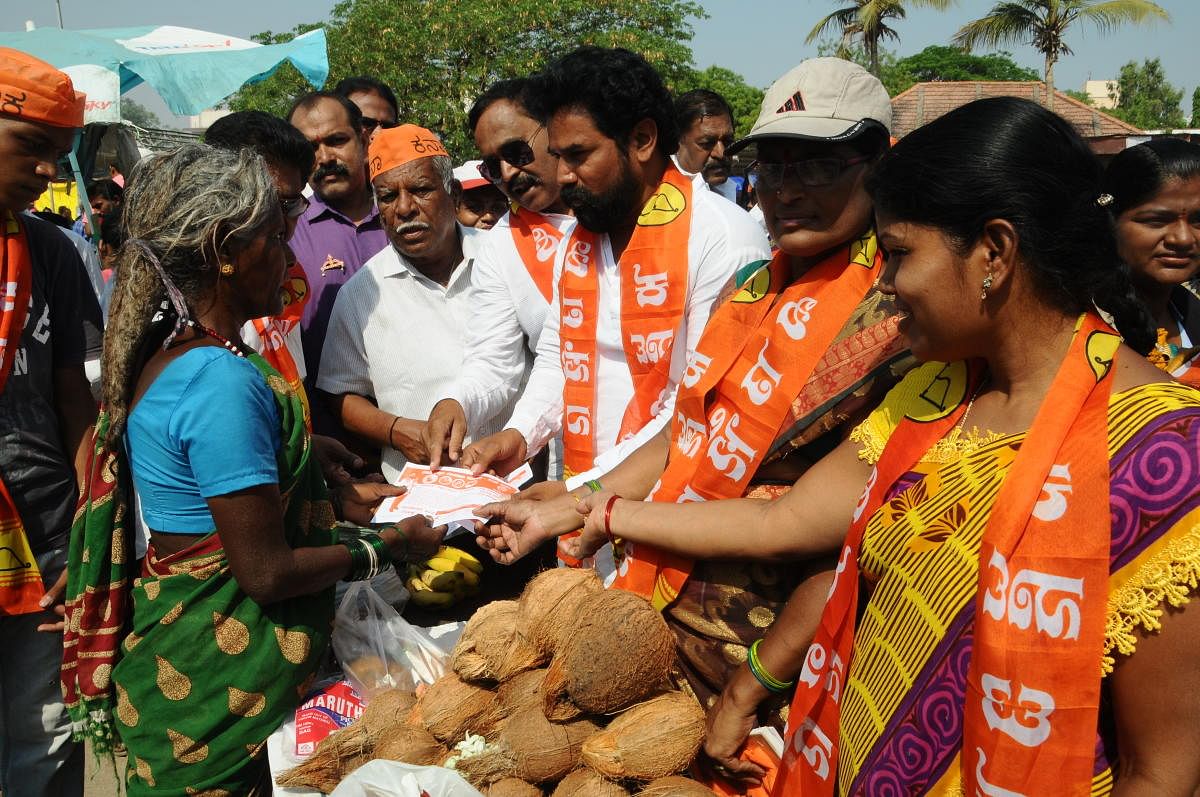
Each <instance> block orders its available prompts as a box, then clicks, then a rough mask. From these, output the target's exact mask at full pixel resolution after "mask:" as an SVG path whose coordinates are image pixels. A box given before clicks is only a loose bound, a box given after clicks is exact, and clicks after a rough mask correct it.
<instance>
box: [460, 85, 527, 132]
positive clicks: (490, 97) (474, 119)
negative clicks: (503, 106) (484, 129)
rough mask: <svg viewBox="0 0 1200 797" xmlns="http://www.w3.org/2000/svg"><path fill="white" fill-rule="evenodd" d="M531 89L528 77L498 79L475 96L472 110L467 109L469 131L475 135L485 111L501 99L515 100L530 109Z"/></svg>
mask: <svg viewBox="0 0 1200 797" xmlns="http://www.w3.org/2000/svg"><path fill="white" fill-rule="evenodd" d="M529 91H530V81H529V79H528V78H523V77H518V78H512V79H511V80H497V81H496V82H495V83H493V84H492V85H490V86H488V87H487V89H485V90H484V92H483V93H482V94H480V95H479V96H478V97H476V98H475V103H474V104H473V105H472V106H471V110H469V111H467V132H468V133H470V134H471V135H475V127H476V126H477V125H478V124H479V117H481V116H483V113H484V111H486V110H487V109H488V108H491V107H492V106H493V105H495V104H496V103H498V102H500V101H501V100H509V101H511V102H515V103H516V104H517V105H519V106H521V107H522V108H524V109H526V110H528V109H529Z"/></svg>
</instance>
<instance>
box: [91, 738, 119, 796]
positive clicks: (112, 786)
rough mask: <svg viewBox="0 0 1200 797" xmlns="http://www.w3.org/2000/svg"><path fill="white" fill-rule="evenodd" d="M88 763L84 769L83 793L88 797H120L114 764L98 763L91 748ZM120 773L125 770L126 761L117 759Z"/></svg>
mask: <svg viewBox="0 0 1200 797" xmlns="http://www.w3.org/2000/svg"><path fill="white" fill-rule="evenodd" d="M86 756H87V763H86V766H85V769H84V776H83V778H84V780H83V793H84V794H85V795H86V797H119V794H120V793H119V792H118V791H117V785H118V784H117V778H116V775H115V774H114V773H113V768H112V764H110V763H108V762H107V761H97V760H96V757H95V756H94V755H92V751H91V748H90V747H89V749H88V751H87V753H86ZM117 768H118V770H119V771H122V772H123V771H124V770H125V759H124V758H118V759H117Z"/></svg>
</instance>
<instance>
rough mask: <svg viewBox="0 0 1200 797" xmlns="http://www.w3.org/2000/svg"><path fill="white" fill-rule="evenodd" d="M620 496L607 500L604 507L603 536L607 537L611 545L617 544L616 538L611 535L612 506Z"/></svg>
mask: <svg viewBox="0 0 1200 797" xmlns="http://www.w3.org/2000/svg"><path fill="white" fill-rule="evenodd" d="M618 498H620V496H617V495H614V496H612V497H610V498H609V499H608V503H607V504H605V505H604V534H605V536H607V537H608V541H609V542H610V543H612V544H613V545H616V544H617V539H616V537H614V536H613V533H612V511H613V504H615V503H616V502H617V499H618Z"/></svg>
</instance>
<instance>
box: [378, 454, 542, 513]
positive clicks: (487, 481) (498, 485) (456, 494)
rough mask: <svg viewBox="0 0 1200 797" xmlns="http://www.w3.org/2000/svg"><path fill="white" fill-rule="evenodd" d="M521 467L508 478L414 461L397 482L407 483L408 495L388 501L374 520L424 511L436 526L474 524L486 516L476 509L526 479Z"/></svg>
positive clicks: (507, 494) (500, 498)
mask: <svg viewBox="0 0 1200 797" xmlns="http://www.w3.org/2000/svg"><path fill="white" fill-rule="evenodd" d="M524 470H525V469H524V468H522V469H518V471H517V472H515V473H513V474H512V476H510V477H509V478H510V479H513V481H508V480H505V479H502V478H500V477H499V476H492V475H490V474H487V473H485V474H483V475H481V476H472V475H471V471H469V470H464V469H462V468H439V469H438V470H430V469H429V466H428V465H414V464H412V463H411V462H410V463H408V464H407V465H405V466H404V470H402V471H400V479H399V481H397V482H396V483H397V484H398V485H399V486H401V487H407V488H408V491H407V492H406V493H404V495H399V496H396V497H395V498H391V499H389V500H387V501H384V502H383V503H382V504H381V505H380V507H379V509H378V510H377V511H376V512H375V517H374V518H372V519H371V522H372V523H397V522H399V521H401V520H403V519H404V518H406V517H412V516H413V515H424V516H426V517H427V518H429V522H430V523H431V524H432V525H434V526H441V525H444V524H457V525H461V526H464V527H468V528H470V527H471V523H472V521H475V520H482V518H480V517H478V516H477V515H476V514H475V510H477V509H478V508H479V507H481V506H483V505H484V504H490V503H492V502H493V501H505V500H507V499H509V498H511V497H512V496H513V495H515V494H516V492H517V490H518V486H517V485H518V484H520V482H521V481H524V478H525V477H524V476H522V475H521V473H522V471H524Z"/></svg>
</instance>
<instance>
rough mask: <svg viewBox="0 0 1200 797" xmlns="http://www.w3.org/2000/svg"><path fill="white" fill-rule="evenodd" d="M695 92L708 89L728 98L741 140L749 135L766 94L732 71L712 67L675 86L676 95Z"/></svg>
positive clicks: (695, 73) (735, 129) (735, 127)
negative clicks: (694, 90) (693, 90)
mask: <svg viewBox="0 0 1200 797" xmlns="http://www.w3.org/2000/svg"><path fill="white" fill-rule="evenodd" d="M692 89H708V90H709V91H715V92H716V93H718V94H720V95H721V96H722V97H724V98H725V101H726V102H728V103H729V106H730V107H731V108H733V128H734V132H735V134H736V135H737V137H738V138H741V137H742V136H744V135H746V134H747V133H749V132H750V128H751V126H753V125H754V120H755V119H757V118H758V111H759V108H760V107H761V106H762V100H763V91H762V89H757V88H755V87H754V86H751V85H750V84H748V83H747V82H746V79H745V78H743V77H742V76H741V75H739V74H738V73H737V72H734V71H733V70H730V69H726V68H725V67H722V66H710V67H709V68H708V69H705V70H703V71H701V72H695V71H693V72H692V73H691V74H690V75H688V76H687V77H686V78H684V79H683V80H682V81H681V82H679V83H678V84H677V85H675V86H674V90H675V91H676V92H677V93H682V92H685V91H691V90H692Z"/></svg>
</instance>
